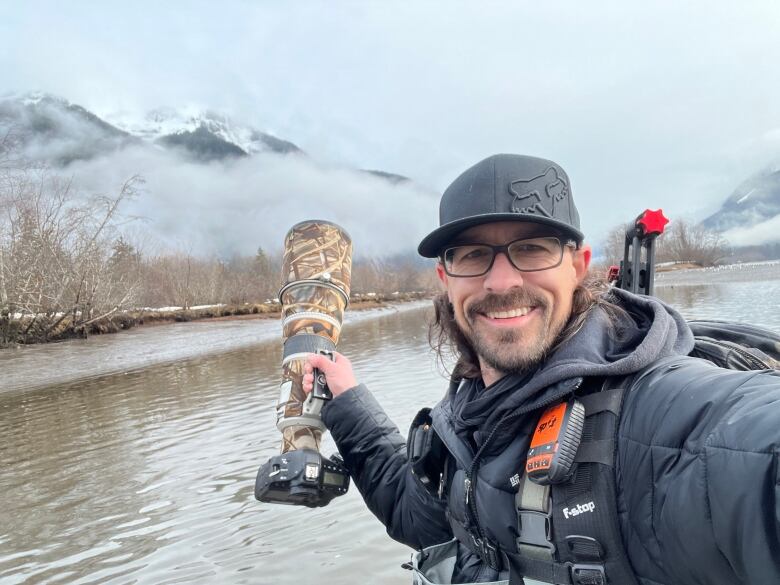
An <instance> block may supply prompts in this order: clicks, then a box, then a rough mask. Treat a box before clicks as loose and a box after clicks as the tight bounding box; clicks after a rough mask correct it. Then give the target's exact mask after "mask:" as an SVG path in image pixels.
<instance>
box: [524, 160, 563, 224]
mask: <svg viewBox="0 0 780 585" xmlns="http://www.w3.org/2000/svg"><path fill="white" fill-rule="evenodd" d="M509 192H510V193H511V194H512V195H514V199H513V200H512V211H513V212H515V213H538V214H541V215H544V216H545V217H555V204H556V202H560V201H563V200H564V199H565V198H566V197H567V196H568V195H569V186H568V185H567V184H566V181H565V180H564V179H563V178H562V177H559V176H558V171H557V170H556V169H555V168H554V167H549V168H548V169H547V170H546V171H545V172H544V174H542V175H539V176H538V177H534V178H533V179H527V180H518V181H512V182H511V183H510V184H509Z"/></svg>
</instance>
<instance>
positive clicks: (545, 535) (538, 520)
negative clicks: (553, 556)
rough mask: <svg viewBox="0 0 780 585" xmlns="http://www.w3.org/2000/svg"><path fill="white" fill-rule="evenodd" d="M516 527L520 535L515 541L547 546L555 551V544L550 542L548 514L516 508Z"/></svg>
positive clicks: (550, 528) (550, 526)
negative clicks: (517, 524)
mask: <svg viewBox="0 0 780 585" xmlns="http://www.w3.org/2000/svg"><path fill="white" fill-rule="evenodd" d="M517 517H518V523H519V526H518V529H519V532H520V536H518V537H517V542H518V543H521V544H530V545H532V546H542V547H545V548H549V549H550V552H551V553H552V552H555V544H553V542H552V523H551V522H550V514H549V513H545V512H535V511H533V510H518V515H517Z"/></svg>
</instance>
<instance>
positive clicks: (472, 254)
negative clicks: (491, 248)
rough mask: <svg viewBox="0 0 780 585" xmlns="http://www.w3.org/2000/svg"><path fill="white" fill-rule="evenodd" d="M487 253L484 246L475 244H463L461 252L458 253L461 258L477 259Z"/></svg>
mask: <svg viewBox="0 0 780 585" xmlns="http://www.w3.org/2000/svg"><path fill="white" fill-rule="evenodd" d="M486 254H487V251H486V250H485V248H482V247H476V246H463V251H462V254H461V255H460V259H461V260H479V259H480V258H484V257H485V255H486Z"/></svg>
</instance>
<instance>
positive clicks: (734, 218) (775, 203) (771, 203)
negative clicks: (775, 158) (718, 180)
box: [701, 171, 780, 239]
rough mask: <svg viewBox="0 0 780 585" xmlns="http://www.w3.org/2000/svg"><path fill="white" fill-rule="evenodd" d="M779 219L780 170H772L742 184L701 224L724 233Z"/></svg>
mask: <svg viewBox="0 0 780 585" xmlns="http://www.w3.org/2000/svg"><path fill="white" fill-rule="evenodd" d="M779 216H780V171H774V172H768V173H762V174H759V175H755V176H753V177H751V178H750V179H748V180H746V181H744V182H743V183H742V184H740V185H739V186H738V187H737V188H736V189H735V190H734V192H733V193H732V194H731V196H730V197H729V198H728V199H727V200H726V201H725V202H724V203H723V205H722V206H721V208H720V209H719V210H718V211H717V212H716V213H714V214H712V215H711V216H709V217H708V218H706V219H705V220H704V221H702V222H701V223H702V225H703V226H704V227H706V228H707V229H711V230H714V231H717V232H726V231H729V230H733V229H736V228H751V227H753V226H757V225H759V224H762V223H764V222H767V221H769V220H771V219H773V218H775V217H779ZM778 239H780V235H778Z"/></svg>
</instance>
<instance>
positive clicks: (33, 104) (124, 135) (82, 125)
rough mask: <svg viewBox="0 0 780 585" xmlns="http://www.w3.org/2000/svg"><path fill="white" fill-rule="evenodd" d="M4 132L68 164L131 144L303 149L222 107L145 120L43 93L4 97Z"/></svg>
mask: <svg viewBox="0 0 780 585" xmlns="http://www.w3.org/2000/svg"><path fill="white" fill-rule="evenodd" d="M0 132H3V133H4V134H6V133H10V134H11V135H12V136H13V137H14V139H15V140H16V141H18V143H19V144H21V145H22V147H24V148H25V149H26V154H27V155H28V156H30V157H31V158H35V159H39V160H46V161H48V162H51V163H53V164H57V165H67V164H68V163H70V162H72V161H74V160H84V159H90V158H94V157H96V156H99V155H100V154H106V153H109V152H113V151H115V150H118V149H121V148H124V147H126V146H129V145H138V144H144V143H147V144H150V145H157V146H160V147H163V148H170V149H176V150H178V151H179V152H183V153H185V154H187V155H190V156H191V157H193V158H195V159H197V160H201V161H210V160H223V159H226V158H230V157H242V156H248V155H252V154H256V153H260V152H273V153H279V154H291V153H303V151H302V150H301V149H300V148H298V146H296V145H295V144H293V143H292V142H289V141H287V140H283V139H281V138H277V137H276V136H273V135H271V134H269V133H266V132H262V131H260V130H258V129H256V128H252V127H250V126H247V125H242V124H239V123H236V122H234V121H232V120H231V119H230V118H228V117H227V116H224V115H222V114H219V113H216V112H210V111H198V110H193V109H187V110H184V111H177V110H174V109H171V108H167V109H158V110H154V111H152V112H149V113H148V114H147V115H146V116H145V117H143V119H141V120H132V119H120V118H117V119H111V120H110V121H107V120H103V119H102V118H100V117H98V116H96V115H95V114H93V113H92V112H90V111H88V110H86V109H85V108H83V107H81V106H79V105H76V104H72V103H70V102H68V101H67V100H65V99H63V98H60V97H57V96H52V95H49V94H43V93H29V94H23V95H10V96H5V97H3V98H0Z"/></svg>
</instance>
